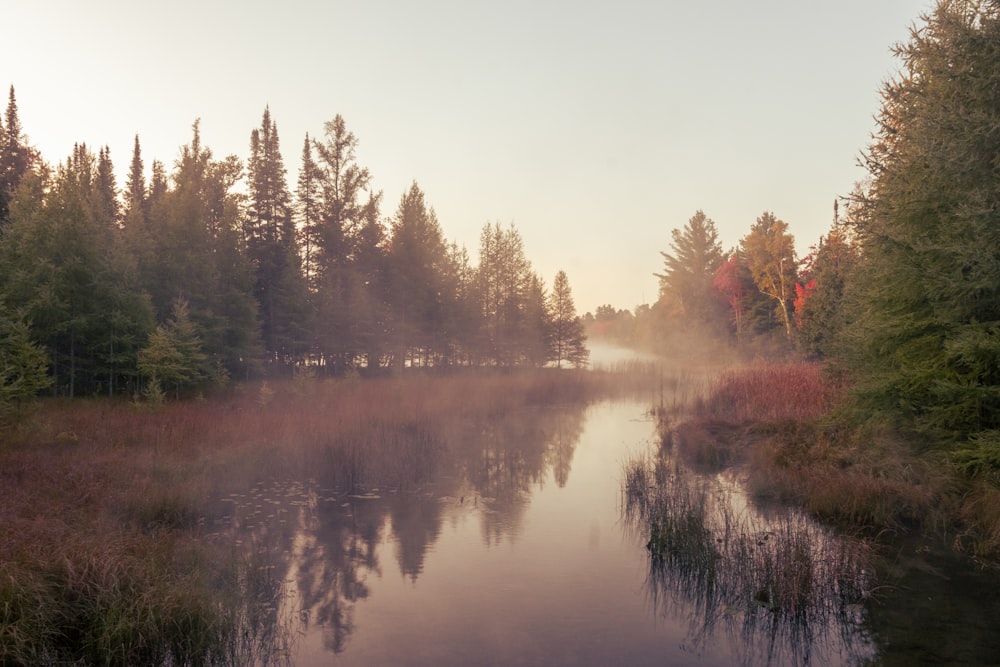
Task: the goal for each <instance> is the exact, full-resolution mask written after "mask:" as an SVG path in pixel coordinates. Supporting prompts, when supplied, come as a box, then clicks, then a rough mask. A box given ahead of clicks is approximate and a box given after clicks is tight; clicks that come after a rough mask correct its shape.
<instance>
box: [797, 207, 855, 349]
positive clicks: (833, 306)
mask: <svg viewBox="0 0 1000 667" xmlns="http://www.w3.org/2000/svg"><path fill="white" fill-rule="evenodd" d="M857 262H858V249H857V246H856V244H854V243H852V241H851V239H850V238H849V232H848V230H847V228H845V227H843V226H839V225H836V224H835V225H834V227H833V228H832V229H831V230H830V232H829V233H828V234H827V235H826V236H825V237H823V238H821V239H820V241H819V245H818V246H817V248H816V249H815V251H814V253H812V254H811V255H810V256H809V257H807V258H806V259H805V260H803V266H802V269H801V271H800V272H799V282H798V283H797V284H796V286H795V290H796V299H795V325H796V328H797V331H798V343H799V345H800V347H801V348H802V350H804V351H805V352H806V353H807V354H809V355H810V356H813V357H828V356H832V355H833V354H834V353H835V344H836V340H837V337H838V335H839V333H840V331H841V330H842V329H843V328H844V327H845V326H846V323H847V319H846V318H847V316H846V314H845V312H844V293H845V289H846V286H847V283H848V281H849V280H850V277H851V272H852V271H853V270H854V267H855V265H856V264H857Z"/></svg>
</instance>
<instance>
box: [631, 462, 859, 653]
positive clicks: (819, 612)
mask: <svg viewBox="0 0 1000 667" xmlns="http://www.w3.org/2000/svg"><path fill="white" fill-rule="evenodd" d="M740 498H741V496H740V494H739V492H738V489H737V487H736V486H735V485H733V484H725V483H722V482H721V481H720V480H719V479H718V478H711V477H706V476H703V475H696V474H694V473H693V472H691V471H690V470H688V469H687V468H686V467H684V466H683V465H681V464H680V463H679V462H677V461H671V460H669V459H667V458H665V457H659V456H655V457H634V458H632V459H630V460H629V461H627V462H626V464H625V466H624V477H623V515H624V518H625V523H626V525H627V526H629V527H630V528H631V529H632V530H633V531H634V532H635V533H636V534H637V535H639V536H640V537H641V539H644V540H646V541H645V548H646V550H647V551H648V553H649V575H648V577H647V586H646V587H647V592H648V593H649V596H650V598H651V600H652V603H653V606H654V607H656V608H657V609H659V610H660V611H661V612H663V613H670V611H671V610H672V609H673V608H674V607H679V609H678V610H677V614H678V615H687V616H689V617H690V618H691V619H692V620H691V626H690V633H689V640H690V641H691V642H692V643H694V644H695V645H696V646H700V645H702V644H704V643H705V642H706V641H707V640H708V638H709V637H711V636H713V635H714V633H715V632H716V631H718V630H723V631H725V632H726V633H727V634H729V635H731V636H733V637H737V638H738V639H739V641H738V642H736V645H738V646H740V647H744V648H743V650H745V651H747V653H746V654H745V655H744V656H743V662H745V663H747V664H758V663H760V664H763V663H765V662H766V663H768V664H770V663H772V662H779V663H783V662H790V663H793V664H794V663H803V662H804V661H805V662H808V658H807V656H808V655H809V653H810V651H813V650H815V647H817V646H826V647H827V648H829V649H830V650H832V651H838V652H845V653H847V654H849V655H851V656H853V657H854V658H859V657H863V656H866V655H869V654H870V652H871V646H870V644H869V641H868V638H867V636H866V635H865V633H864V632H863V630H862V623H863V617H864V604H865V603H866V601H867V600H868V599H869V598H870V597H871V595H872V593H873V591H874V590H875V589H876V585H875V582H874V578H873V575H872V572H873V569H872V554H871V551H870V549H869V548H868V547H867V546H866V545H865V544H864V543H863V542H860V541H856V540H851V539H847V538H842V537H836V536H833V535H832V534H831V533H830V532H828V531H826V530H824V529H822V528H821V527H820V526H818V525H816V524H814V523H812V522H810V521H809V520H808V519H806V518H805V517H803V516H802V515H800V514H796V513H792V512H782V513H780V514H778V515H777V516H775V517H767V516H765V515H763V514H761V513H759V512H757V511H755V510H753V509H752V508H751V507H750V506H749V505H747V504H745V503H743V504H741V503H740V502H739V501H740ZM647 538H648V539H647ZM691 607H693V608H694V613H691V611H689V609H690V608H691Z"/></svg>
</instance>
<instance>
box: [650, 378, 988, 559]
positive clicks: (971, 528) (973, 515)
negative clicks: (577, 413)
mask: <svg viewBox="0 0 1000 667" xmlns="http://www.w3.org/2000/svg"><path fill="white" fill-rule="evenodd" d="M845 389H846V388H845V386H844V385H843V383H842V382H840V381H839V380H838V379H837V378H835V377H833V376H830V375H828V374H826V373H825V372H824V371H823V369H822V368H821V367H820V366H819V365H816V364H808V363H797V364H783V365H759V366H752V367H749V368H746V369H743V370H736V371H730V372H727V373H724V374H722V375H721V376H719V378H718V381H717V382H716V384H715V385H714V386H713V387H712V388H711V389H710V390H709V391H708V392H706V394H705V397H704V398H703V399H702V400H700V401H698V402H697V403H696V407H695V410H694V411H693V412H694V415H693V417H691V418H690V419H688V420H687V421H685V422H683V423H681V424H678V425H669V428H666V429H664V432H663V434H664V445H665V446H668V447H670V448H672V449H673V450H674V451H676V452H677V453H678V454H679V455H680V456H682V457H683V458H684V459H685V460H686V461H689V462H691V463H694V464H697V465H701V466H705V467H708V468H711V469H719V468H722V467H725V466H728V465H732V464H739V465H743V466H744V467H745V470H746V472H747V485H748V488H749V490H750V492H751V493H752V494H753V495H754V496H755V497H756V498H758V499H767V500H777V501H781V502H788V503H792V504H795V505H798V506H801V507H802V508H804V509H805V510H806V511H808V512H809V513H810V514H811V515H813V516H815V517H818V518H820V519H822V520H824V521H828V522H831V523H833V524H835V525H838V526H840V527H842V528H844V529H846V530H849V531H851V532H859V533H863V534H867V535H869V536H874V535H878V534H880V533H882V532H883V531H886V530H889V531H910V530H918V531H924V532H928V533H935V534H939V535H941V534H950V535H952V537H954V542H955V544H956V546H958V547H959V548H961V549H963V550H966V551H968V552H970V553H972V554H974V555H975V556H976V557H978V558H982V559H984V560H993V561H996V560H998V559H1000V519H998V518H997V517H998V516H1000V490H998V489H997V487H996V486H995V485H994V484H992V483H991V482H990V481H989V480H983V479H979V480H973V481H972V482H971V483H970V482H969V480H967V479H963V478H962V476H961V475H958V474H956V473H955V471H954V470H953V469H952V467H951V466H949V464H948V462H947V461H945V460H943V459H942V458H941V457H940V456H939V455H935V454H933V453H932V454H924V455H921V454H919V453H917V452H915V451H914V450H913V448H912V447H910V446H909V445H908V444H907V443H905V442H903V441H901V440H900V439H899V438H898V437H897V436H895V435H894V434H893V433H892V432H891V431H889V430H887V429H880V428H879V427H878V426H873V425H869V426H866V427H865V428H863V429H861V428H855V427H853V426H851V424H850V416H849V412H848V411H846V410H844V411H843V412H842V413H840V412H838V410H839V409H840V406H841V405H846V403H845V401H844V399H845V397H846V391H845Z"/></svg>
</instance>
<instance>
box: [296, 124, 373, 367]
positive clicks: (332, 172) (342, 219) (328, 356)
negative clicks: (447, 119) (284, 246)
mask: <svg viewBox="0 0 1000 667" xmlns="http://www.w3.org/2000/svg"><path fill="white" fill-rule="evenodd" d="M324 130H325V134H324V141H313V144H312V149H313V150H315V151H316V155H317V157H318V160H317V161H316V163H315V165H316V171H315V173H314V174H310V175H308V176H309V178H312V177H313V176H314V177H315V178H316V179H317V180H316V182H315V183H314V184H312V187H316V188H317V189H318V191H319V193H320V195H321V202H320V205H319V210H318V216H317V217H316V219H315V221H314V223H313V225H312V226H310V227H307V228H306V232H307V233H308V234H309V235H310V238H311V239H312V241H311V243H312V244H315V250H314V251H313V252H314V254H315V261H314V266H313V270H314V276H313V292H314V295H313V298H314V303H315V312H316V332H317V336H316V344H317V348H318V351H319V354H320V357H321V359H322V360H323V362H324V363H325V364H326V365H327V366H328V367H333V369H334V371H335V372H336V370H337V369H338V368H344V367H348V366H351V365H353V364H354V362H355V358H356V357H358V356H359V355H360V354H361V353H363V350H361V349H360V341H359V340H358V339H357V337H356V336H355V335H354V333H355V332H354V331H353V326H352V324H353V323H352V316H351V312H350V307H351V300H352V294H353V293H355V290H357V289H358V287H357V282H358V276H357V274H356V271H355V267H354V266H353V261H354V247H355V242H356V239H355V236H356V234H357V233H358V230H359V228H360V227H361V225H363V223H364V219H365V206H366V204H365V203H363V202H362V199H361V195H362V193H363V192H364V191H365V190H367V189H368V185H369V181H370V176H369V174H368V170H367V169H365V168H362V167H361V166H359V165H358V163H357V160H356V158H355V150H356V148H357V144H358V141H357V138H356V137H355V136H354V134H353V133H352V132H350V131H349V130H348V129H347V125H346V123H345V122H344V119H343V117H341V116H340V115H337V116H336V117H335V118H334V119H333V120H332V121H328V122H327V123H326V124H325V125H324ZM307 180H308V179H307ZM300 185H301V182H300Z"/></svg>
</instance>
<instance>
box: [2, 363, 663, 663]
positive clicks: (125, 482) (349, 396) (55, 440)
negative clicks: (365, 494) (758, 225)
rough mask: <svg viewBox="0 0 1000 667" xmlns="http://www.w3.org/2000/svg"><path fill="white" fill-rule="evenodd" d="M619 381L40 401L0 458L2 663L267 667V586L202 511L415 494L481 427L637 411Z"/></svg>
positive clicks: (270, 612) (277, 652)
mask: <svg viewBox="0 0 1000 667" xmlns="http://www.w3.org/2000/svg"><path fill="white" fill-rule="evenodd" d="M630 370H631V371H633V372H632V373H631V374H628V375H626V374H625V373H613V372H608V373H603V374H592V373H582V372H576V371H555V370H553V371H552V372H548V371H545V372H531V373H508V374H483V373H477V374H469V375H456V376H447V377H437V376H429V375H414V376H413V377H405V378H399V379H377V380H356V379H355V380H341V381H313V380H301V381H298V382H288V383H272V384H257V385H243V386H239V387H236V388H234V389H233V390H231V391H230V392H227V393H225V394H220V395H216V396H210V397H208V398H206V399H205V400H198V401H186V402H169V401H168V402H167V403H165V404H164V405H162V406H159V407H151V406H149V405H147V404H144V403H138V404H136V403H131V402H126V401H107V400H96V399H95V400H76V401H58V400H57V401H43V402H42V403H41V404H40V405H39V406H38V408H37V409H36V410H35V411H34V412H33V413H31V414H30V415H29V416H28V417H27V418H26V419H24V420H23V421H22V422H21V423H20V424H19V425H18V426H17V427H16V428H14V429H13V430H9V431H7V432H6V433H5V434H4V444H3V445H2V446H0V664H4V665H7V664H11V665H21V664H23V665H29V664H30V665H35V664H76V663H83V664H105V665H132V664H150V665H158V664H176V665H183V664H254V663H255V662H256V661H263V660H269V661H270V662H269V664H274V663H275V662H280V660H281V656H288V655H290V653H289V652H288V650H287V646H288V644H289V642H291V641H292V638H291V637H289V636H287V634H282V633H281V632H276V631H275V629H276V628H277V629H280V627H281V624H280V623H275V622H274V621H275V618H274V614H275V613H277V612H276V610H277V609H279V608H280V605H278V604H276V599H277V597H278V596H280V595H281V581H278V580H276V579H275V578H274V577H273V576H272V575H271V574H270V571H269V570H267V569H266V568H263V567H261V563H260V557H261V554H259V553H258V551H256V549H257V547H258V546H259V545H253V544H242V545H236V544H235V543H232V544H219V543H217V542H212V541H207V540H204V539H203V537H204V535H205V533H206V531H209V530H212V527H211V525H209V524H211V519H212V509H211V508H212V504H213V501H215V500H218V499H219V498H220V497H223V496H225V495H226V494H227V493H228V492H230V491H234V490H238V491H240V492H244V491H246V490H247V489H250V488H252V487H254V486H255V485H257V484H259V483H260V482H262V481H264V480H269V479H275V478H281V477H289V478H310V479H317V480H319V481H320V483H321V484H322V485H323V486H324V487H327V488H339V489H342V490H343V491H344V492H345V493H348V492H351V491H352V490H363V489H365V488H367V487H370V486H375V485H378V486H381V487H383V488H391V489H394V490H399V491H401V492H406V491H412V490H417V489H419V488H420V487H421V484H423V483H424V482H425V481H426V480H428V479H430V478H432V477H433V476H435V475H436V474H437V473H438V472H439V470H438V468H439V467H440V466H442V465H444V461H443V455H442V453H443V452H445V451H446V448H447V445H448V444H449V443H451V442H452V441H454V440H455V439H458V438H461V437H463V436H464V435H468V428H471V427H475V426H476V425H478V424H480V423H482V421H483V420H484V419H486V418H490V419H496V420H500V421H504V417H505V415H507V414H511V413H514V412H516V411H519V410H523V409H525V408H526V407H529V406H530V407H531V408H533V409H535V408H543V409H544V408H545V407H549V406H557V405H565V404H579V405H583V404H586V403H587V402H589V401H591V400H593V399H595V398H597V397H601V396H614V395H616V394H617V393H621V392H629V391H632V390H634V389H636V388H637V387H638V386H643V385H645V387H646V389H645V391H646V396H651V395H652V387H654V386H655V384H656V380H657V376H656V375H655V373H652V372H648V373H646V376H645V379H643V373H642V372H639V373H635V372H634V371H637V370H640V369H636V368H632V369H630ZM636 378H638V380H637V379H636ZM529 435H530V434H529ZM262 659H263V660H262Z"/></svg>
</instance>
